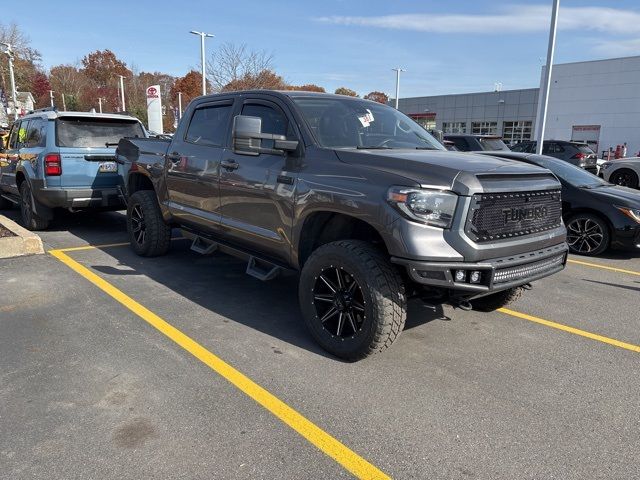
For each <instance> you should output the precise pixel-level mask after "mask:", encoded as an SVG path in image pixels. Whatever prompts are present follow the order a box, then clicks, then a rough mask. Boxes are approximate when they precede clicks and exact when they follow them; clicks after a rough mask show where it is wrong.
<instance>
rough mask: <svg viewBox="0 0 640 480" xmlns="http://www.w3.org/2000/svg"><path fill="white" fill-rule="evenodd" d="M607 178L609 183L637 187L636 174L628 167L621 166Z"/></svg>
mask: <svg viewBox="0 0 640 480" xmlns="http://www.w3.org/2000/svg"><path fill="white" fill-rule="evenodd" d="M609 180H610V181H611V183H615V184H616V185H619V186H621V187H629V188H638V175H637V174H636V173H635V172H634V171H633V170H629V169H628V168H621V169H620V170H618V171H616V172H613V173H612V174H611V178H610V179H609Z"/></svg>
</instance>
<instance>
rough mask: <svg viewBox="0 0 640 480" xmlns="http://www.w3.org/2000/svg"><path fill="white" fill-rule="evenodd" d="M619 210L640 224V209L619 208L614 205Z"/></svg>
mask: <svg viewBox="0 0 640 480" xmlns="http://www.w3.org/2000/svg"><path fill="white" fill-rule="evenodd" d="M614 206H615V207H616V208H617V209H618V210H620V211H621V212H622V213H624V214H625V215H626V216H627V217H629V218H631V219H633V220H635V221H636V222H638V223H640V208H629V207H618V206H617V205H614Z"/></svg>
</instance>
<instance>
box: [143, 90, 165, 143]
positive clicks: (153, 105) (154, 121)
mask: <svg viewBox="0 0 640 480" xmlns="http://www.w3.org/2000/svg"><path fill="white" fill-rule="evenodd" d="M147 117H148V119H149V125H148V127H149V130H150V131H152V132H155V133H164V132H163V130H162V98H161V96H160V85H151V86H150V87H148V88H147Z"/></svg>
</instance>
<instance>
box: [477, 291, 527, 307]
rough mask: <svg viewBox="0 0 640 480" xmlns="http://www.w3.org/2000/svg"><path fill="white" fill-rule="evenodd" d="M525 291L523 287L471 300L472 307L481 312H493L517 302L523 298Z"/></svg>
mask: <svg viewBox="0 0 640 480" xmlns="http://www.w3.org/2000/svg"><path fill="white" fill-rule="evenodd" d="M523 291H524V289H523V288H522V287H515V288H509V289H508V290H502V291H500V292H496V293H492V294H491V295H486V296H484V297H480V298H476V299H475V300H471V305H472V306H473V309H474V310H478V311H480V312H493V311H495V310H498V309H499V308H502V307H506V306H507V305H509V304H511V303H513V302H515V301H516V300H517V299H519V298H520V297H521V296H522V292H523Z"/></svg>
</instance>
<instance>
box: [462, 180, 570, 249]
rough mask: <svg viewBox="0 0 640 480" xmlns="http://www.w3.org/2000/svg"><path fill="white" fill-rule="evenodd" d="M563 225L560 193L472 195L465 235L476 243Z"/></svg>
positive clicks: (552, 191) (557, 191) (555, 191)
mask: <svg viewBox="0 0 640 480" xmlns="http://www.w3.org/2000/svg"><path fill="white" fill-rule="evenodd" d="M561 223H562V202H561V199H560V190H551V191H542V192H517V193H485V194H476V195H474V196H473V200H472V202H471V208H470V209H469V215H468V217H467V223H466V227H465V232H466V233H467V235H469V237H470V238H471V239H472V240H474V241H476V242H478V243H482V242H491V241H496V240H503V239H508V238H513V237H521V236H524V235H531V234H535V233H540V232H544V231H546V230H552V229H554V228H557V227H559V226H560V225H561Z"/></svg>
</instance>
